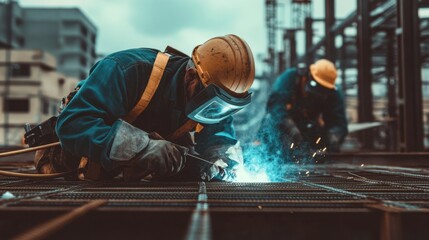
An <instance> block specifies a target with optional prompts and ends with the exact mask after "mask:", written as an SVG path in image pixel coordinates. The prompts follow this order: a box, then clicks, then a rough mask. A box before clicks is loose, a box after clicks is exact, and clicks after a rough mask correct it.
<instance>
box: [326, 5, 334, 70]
mask: <svg viewBox="0 0 429 240" xmlns="http://www.w3.org/2000/svg"><path fill="white" fill-rule="evenodd" d="M334 25H335V1H334V0H325V37H326V41H325V58H327V59H329V60H331V61H333V62H335V35H334V34H332V32H331V28H332V27H333V26H334Z"/></svg>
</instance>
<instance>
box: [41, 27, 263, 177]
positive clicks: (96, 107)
mask: <svg viewBox="0 0 429 240" xmlns="http://www.w3.org/2000/svg"><path fill="white" fill-rule="evenodd" d="M159 55H162V56H159ZM161 57H163V58H164V61H162V60H159V61H158V59H160V58H161ZM165 58H166V59H165ZM162 63H164V64H165V66H164V67H163V66H162ZM155 71H157V72H155ZM152 74H156V75H160V77H159V82H158V83H156V84H154V83H153V80H152ZM254 74H255V65H254V59H253V55H252V52H251V50H250V48H249V46H248V45H247V43H246V42H245V41H244V40H243V39H241V38H240V37H238V36H236V35H226V36H220V37H215V38H212V39H210V40H208V41H207V42H205V43H204V44H202V45H199V46H196V47H195V48H194V50H193V52H192V57H189V56H186V55H185V54H183V53H181V52H179V51H177V50H175V49H172V50H171V49H170V51H169V54H167V55H166V54H160V51H158V50H155V49H149V48H139V49H130V50H125V51H121V52H117V53H113V54H111V55H109V56H107V57H105V58H104V59H103V60H101V61H99V62H98V63H97V64H96V65H95V66H94V67H93V68H92V69H91V71H90V74H89V76H88V78H87V79H86V80H85V81H83V82H82V83H81V84H79V89H78V91H76V92H75V93H74V94H75V95H74V96H71V97H69V98H68V100H67V101H66V102H67V105H66V106H65V108H64V109H63V110H62V112H61V114H60V115H59V117H58V121H57V124H56V132H57V134H58V137H59V139H60V141H61V146H62V149H61V150H58V149H57V154H55V156H54V157H51V156H48V155H47V154H43V153H42V154H39V159H36V165H37V166H38V168H37V169H39V171H41V172H46V171H61V170H67V169H70V168H71V169H73V168H77V166H78V165H79V162H80V161H79V159H80V158H81V157H82V156H83V157H87V158H88V161H89V163H91V164H92V163H93V164H100V165H101V166H102V171H103V172H107V173H109V172H115V171H117V170H118V169H119V170H120V171H123V174H124V178H126V179H129V180H139V179H142V178H147V177H152V178H154V179H168V178H170V177H177V178H181V179H187V180H189V179H195V178H197V179H195V180H198V179H199V180H201V178H202V179H203V180H211V179H213V178H215V179H221V180H225V179H224V178H225V176H226V175H225V174H224V173H225V172H226V171H234V170H235V169H236V168H237V167H240V166H241V165H242V162H243V159H242V155H241V149H240V147H239V146H238V143H237V140H236V139H235V133H234V129H233V126H232V117H231V115H232V114H234V113H235V112H237V111H238V110H240V109H242V108H243V107H244V106H246V105H247V104H249V103H250V100H251V98H250V93H249V92H248V90H249V88H250V86H251V85H252V83H253V80H254ZM142 95H143V96H142ZM149 95H151V96H150V97H149V98H148V97H147V96H149ZM145 96H146V97H145ZM140 99H142V100H141V101H140ZM142 105H145V107H144V111H140V110H141V108H142V107H141V106H142ZM139 108H140V109H139ZM133 113H134V115H133ZM135 113H138V114H135ZM197 124H198V126H197ZM196 128H198V129H199V131H198V132H196V133H195V135H194V136H192V135H191V134H190V132H193V131H194V130H195V129H196ZM189 152H192V153H199V154H201V155H202V157H204V158H205V159H207V160H209V161H210V162H211V163H215V162H217V163H219V161H221V163H219V164H207V163H203V164H200V165H198V167H199V169H198V170H197V171H198V173H197V174H195V172H192V171H193V170H195V169H193V170H192V169H188V170H187V167H185V165H190V164H191V163H187V162H186V154H187V153H189ZM52 163H54V164H52ZM44 165H46V166H49V167H47V168H46V167H43V166H44ZM43 169H45V170H43ZM46 169H48V170H46Z"/></svg>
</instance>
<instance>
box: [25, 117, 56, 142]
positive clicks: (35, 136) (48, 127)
mask: <svg viewBox="0 0 429 240" xmlns="http://www.w3.org/2000/svg"><path fill="white" fill-rule="evenodd" d="M56 122H57V117H56V116H54V117H51V118H49V119H48V120H46V121H43V122H41V123H40V124H38V125H36V126H35V127H33V128H31V126H30V124H28V123H27V124H26V125H25V134H24V141H25V143H26V144H28V146H29V147H36V146H40V145H43V144H48V143H53V142H58V137H57V134H56V133H55V124H56Z"/></svg>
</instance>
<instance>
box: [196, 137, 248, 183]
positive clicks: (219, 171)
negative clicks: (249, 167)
mask: <svg viewBox="0 0 429 240" xmlns="http://www.w3.org/2000/svg"><path fill="white" fill-rule="evenodd" d="M203 156H204V157H205V158H206V159H207V160H209V161H210V162H211V164H209V163H206V164H203V165H202V168H201V177H202V179H203V180H206V181H211V180H220V181H228V182H232V181H234V180H235V178H236V173H237V171H238V170H239V169H240V168H242V167H243V152H242V149H241V146H240V143H239V142H237V144H235V145H232V146H231V145H216V146H213V147H211V148H209V149H207V150H206V151H205V153H204V154H203Z"/></svg>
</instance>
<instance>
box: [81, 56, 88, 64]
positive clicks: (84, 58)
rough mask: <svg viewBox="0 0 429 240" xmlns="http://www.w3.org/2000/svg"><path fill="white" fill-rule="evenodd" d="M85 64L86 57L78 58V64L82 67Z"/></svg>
mask: <svg viewBox="0 0 429 240" xmlns="http://www.w3.org/2000/svg"><path fill="white" fill-rule="evenodd" d="M86 63H87V61H86V57H80V64H81V65H83V66H86Z"/></svg>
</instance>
